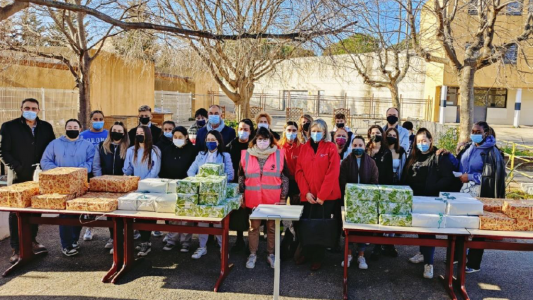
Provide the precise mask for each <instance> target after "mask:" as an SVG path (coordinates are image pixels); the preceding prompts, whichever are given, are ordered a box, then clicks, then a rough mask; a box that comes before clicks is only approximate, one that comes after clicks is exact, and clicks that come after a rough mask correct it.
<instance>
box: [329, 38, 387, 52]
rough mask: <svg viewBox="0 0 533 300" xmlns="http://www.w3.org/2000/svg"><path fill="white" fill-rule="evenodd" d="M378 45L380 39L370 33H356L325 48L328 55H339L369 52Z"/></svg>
mask: <svg viewBox="0 0 533 300" xmlns="http://www.w3.org/2000/svg"><path fill="white" fill-rule="evenodd" d="M377 46H378V41H377V40H376V39H375V38H374V37H372V36H369V35H366V34H360V33H356V34H354V35H352V36H351V37H349V38H346V39H344V40H342V41H340V42H338V43H335V44H332V45H330V46H329V47H327V48H326V49H325V50H324V53H325V54H328V55H339V54H348V53H355V54H357V53H368V52H372V51H374V50H375V49H376V47H377Z"/></svg>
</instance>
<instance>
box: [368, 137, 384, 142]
mask: <svg viewBox="0 0 533 300" xmlns="http://www.w3.org/2000/svg"><path fill="white" fill-rule="evenodd" d="M381 139H382V137H381V135H374V136H372V137H371V138H370V140H371V141H372V142H375V143H379V142H381Z"/></svg>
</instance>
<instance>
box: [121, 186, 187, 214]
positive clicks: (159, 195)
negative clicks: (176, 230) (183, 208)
mask: <svg viewBox="0 0 533 300" xmlns="http://www.w3.org/2000/svg"><path fill="white" fill-rule="evenodd" d="M176 182H177V181H176V180H172V179H165V178H147V179H143V180H141V181H139V186H138V188H137V191H136V192H134V193H130V194H128V195H124V196H122V197H120V198H119V199H118V209H119V210H136V211H149V212H158V213H174V209H175V206H176V201H177V198H178V194H177V193H176V187H177V185H176Z"/></svg>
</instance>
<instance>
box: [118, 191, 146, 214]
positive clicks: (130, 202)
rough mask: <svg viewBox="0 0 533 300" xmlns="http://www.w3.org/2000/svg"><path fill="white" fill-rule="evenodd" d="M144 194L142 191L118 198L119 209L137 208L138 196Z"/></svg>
mask: <svg viewBox="0 0 533 300" xmlns="http://www.w3.org/2000/svg"><path fill="white" fill-rule="evenodd" d="M141 196H143V194H141V193H130V194H127V195H124V196H122V197H120V198H118V209H119V210H137V198H139V197H141Z"/></svg>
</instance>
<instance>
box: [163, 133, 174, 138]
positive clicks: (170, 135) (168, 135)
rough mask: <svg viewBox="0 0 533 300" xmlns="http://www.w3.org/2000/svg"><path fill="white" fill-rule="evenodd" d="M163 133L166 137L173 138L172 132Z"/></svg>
mask: <svg viewBox="0 0 533 300" xmlns="http://www.w3.org/2000/svg"><path fill="white" fill-rule="evenodd" d="M163 135H164V136H165V137H166V138H169V139H170V138H172V132H170V131H169V132H163Z"/></svg>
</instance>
